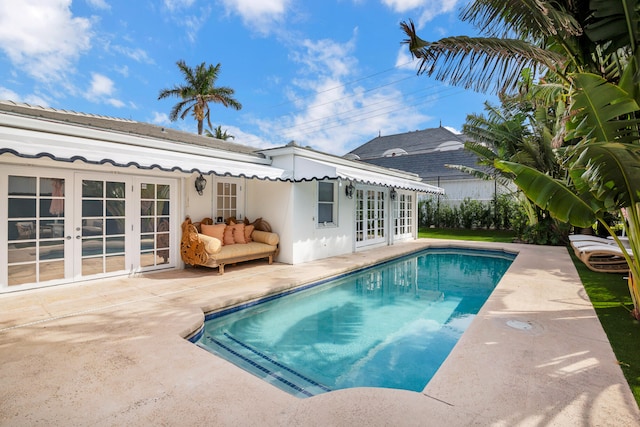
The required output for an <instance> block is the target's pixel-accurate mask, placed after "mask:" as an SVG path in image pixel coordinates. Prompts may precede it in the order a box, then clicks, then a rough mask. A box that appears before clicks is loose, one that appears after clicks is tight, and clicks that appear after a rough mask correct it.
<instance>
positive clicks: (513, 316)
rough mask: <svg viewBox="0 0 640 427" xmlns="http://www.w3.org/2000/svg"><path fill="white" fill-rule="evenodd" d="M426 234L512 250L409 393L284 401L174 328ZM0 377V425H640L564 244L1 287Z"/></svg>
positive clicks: (188, 328) (348, 393)
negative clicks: (451, 343) (426, 378)
mask: <svg viewBox="0 0 640 427" xmlns="http://www.w3.org/2000/svg"><path fill="white" fill-rule="evenodd" d="M430 245H431V246H434V247H443V246H444V247H446V246H456V247H474V248H490V249H505V250H508V251H513V252H518V253H519V255H518V257H517V258H516V260H515V261H514V263H513V264H512V266H511V267H510V268H509V270H508V271H507V274H506V275H505V276H504V277H503V279H502V280H501V281H500V283H499V284H498V286H497V288H496V289H495V291H494V292H493V294H492V296H491V297H490V298H489V300H488V301H487V303H486V304H485V305H484V307H483V308H482V310H481V312H480V313H479V314H478V316H477V317H476V319H475V320H474V321H473V322H472V323H471V326H470V327H469V329H468V330H467V331H466V332H465V334H464V335H463V337H462V339H461V340H460V341H459V343H458V344H457V345H456V347H455V348H454V350H453V351H452V353H451V354H450V355H449V357H448V358H447V360H446V361H445V363H444V364H443V365H442V367H441V368H440V370H439V371H438V372H437V374H436V375H435V377H434V378H433V379H432V380H431V382H430V383H429V384H428V385H427V387H426V388H425V390H423V392H421V393H417V392H409V391H403V390H390V389H375V388H361V389H348V390H340V391H335V392H331V393H327V394H323V395H319V396H315V397H312V398H308V399H298V398H295V397H293V396H290V395H289V394H287V393H285V392H283V391H281V390H279V389H277V388H275V387H273V386H271V385H269V384H267V383H266V382H264V381H262V380H260V379H258V378H256V377H254V376H252V375H251V374H249V373H247V372H245V371H243V370H241V369H239V368H237V367H235V366H234V365H232V364H230V363H229V362H226V361H224V360H222V359H219V358H218V357H216V356H213V355H212V354H210V353H208V352H206V351H205V350H203V349H201V348H199V347H197V346H195V345H193V344H191V343H189V342H188V341H186V340H185V339H183V337H184V336H186V335H188V334H190V333H191V332H193V331H194V330H196V329H197V328H198V327H199V326H200V325H201V324H202V321H203V317H204V316H203V310H204V311H211V310H215V309H217V308H220V307H223V306H226V305H230V304H236V303H239V302H242V301H244V300H246V299H248V298H249V299H250V298H256V297H259V296H263V295H267V294H270V293H274V292H278V291H282V290H284V289H287V288H290V287H292V286H297V285H300V284H302V283H305V282H309V281H314V280H318V279H320V278H324V277H328V276H331V275H335V274H340V273H343V272H345V271H348V270H349V269H353V268H357V267H361V266H365V265H369V264H372V263H375V262H378V261H380V260H384V259H389V258H392V257H395V256H398V255H401V254H404V253H408V252H411V251H415V250H418V249H421V248H424V247H428V246H430ZM620 286H626V284H625V283H621V284H620ZM0 380H1V382H2V387H1V388H0V425H2V426H5V425H7V426H26V425H29V426H31V425H46V426H70V425H74V426H76V425H95V426H122V425H128V426H137V425H141V426H144V425H150V424H154V425H215V426H227V425H229V426H230V425H233V426H244V425H261V426H286V425H307V426H308V425H317V426H329V425H331V426H352V425H370V426H378V425H394V426H401V425H407V426H413V425H415V426H418V425H420V426H424V425H433V426H444V425H446V426H472V425H479V426H489V425H493V426H516V425H517V426H548V425H558V426H596V425H597V426H637V425H640V411H639V410H638V406H637V404H636V402H635V400H634V398H633V396H632V394H631V391H630V389H629V387H628V385H627V383H626V381H625V378H624V376H623V374H622V371H621V369H620V367H619V365H618V364H617V361H616V358H615V356H614V354H613V352H612V350H611V346H610V344H609V342H608V340H607V337H606V335H605V334H604V331H603V330H602V327H601V326H600V323H599V321H598V318H597V316H596V314H595V311H594V309H593V307H592V305H591V303H590V302H589V299H588V297H587V295H586V293H585V291H584V288H583V287H582V285H581V283H580V280H579V278H578V275H577V272H576V270H575V267H574V265H573V263H572V261H571V258H570V256H569V254H568V252H567V249H566V248H564V247H539V246H529V245H516V244H500V243H479V242H477V243H476V242H451V241H446V240H430V239H420V240H417V241H412V242H407V243H402V244H399V245H395V246H388V247H384V248H379V249H372V250H367V251H363V252H358V253H355V254H350V255H345V256H339V257H333V258H330V259H325V260H320V261H315V262H311V263H307V264H303V265H296V266H291V265H283V264H273V265H267V264H266V263H265V262H255V263H245V264H239V265H237V266H235V267H233V266H232V267H229V268H228V269H227V270H226V272H225V274H224V275H223V276H218V275H217V272H216V271H212V270H208V269H200V268H197V269H186V270H177V271H165V272H157V273H153V274H145V275H142V276H140V277H132V278H115V279H105V280H99V281H93V282H85V283H81V284H73V285H63V286H57V287H51V288H47V289H38V290H32V291H23V292H14V293H9V294H2V295H0Z"/></svg>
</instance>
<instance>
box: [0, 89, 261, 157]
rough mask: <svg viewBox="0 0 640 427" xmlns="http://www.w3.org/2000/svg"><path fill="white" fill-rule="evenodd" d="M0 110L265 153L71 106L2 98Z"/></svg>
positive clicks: (143, 134)
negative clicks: (91, 112) (71, 109)
mask: <svg viewBox="0 0 640 427" xmlns="http://www.w3.org/2000/svg"><path fill="white" fill-rule="evenodd" d="M0 112H6V113H11V114H16V115H21V116H28V117H37V118H42V119H45V120H49V121H55V122H62V123H67V124H69V123H70V124H74V125H78V126H84V127H89V128H94V129H102V130H108V131H110V132H117V133H123V134H130V135H136V136H142V137H152V138H156V139H163V140H167V141H171V142H176V143H182V144H191V145H199V146H203V147H212V148H216V149H220V150H225V151H231V152H236V153H243V154H250V155H254V156H256V157H264V156H262V155H261V154H258V153H256V150H257V149H256V148H255V147H249V146H246V145H242V144H236V143H233V142H228V141H223V140H220V139H216V138H210V137H207V136H202V135H198V134H195V133H189V132H183V131H179V130H175V129H169V128H164V127H162V126H156V125H152V124H149V123H142V122H137V121H135V120H128V119H119V118H115V117H108V116H100V115H95V114H85V113H78V112H75V111H69V110H58V109H54V108H45V107H39V106H32V105H29V104H21V103H15V102H13V101H0Z"/></svg>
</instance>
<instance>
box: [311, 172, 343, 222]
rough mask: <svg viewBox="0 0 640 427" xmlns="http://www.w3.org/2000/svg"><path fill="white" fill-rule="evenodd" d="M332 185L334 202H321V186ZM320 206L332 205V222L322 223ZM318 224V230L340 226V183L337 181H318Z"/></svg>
mask: <svg viewBox="0 0 640 427" xmlns="http://www.w3.org/2000/svg"><path fill="white" fill-rule="evenodd" d="M324 184H330V185H331V186H332V189H333V200H331V201H326V200H320V194H321V192H320V186H321V185H324ZM320 205H331V219H332V220H331V221H320ZM316 215H317V221H316V224H317V226H318V228H328V227H337V226H338V183H337V182H336V181H318V182H317V184H316Z"/></svg>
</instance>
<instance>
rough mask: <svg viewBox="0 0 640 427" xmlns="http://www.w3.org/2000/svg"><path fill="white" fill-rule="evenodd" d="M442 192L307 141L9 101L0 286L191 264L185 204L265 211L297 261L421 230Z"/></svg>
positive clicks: (220, 213)
mask: <svg viewBox="0 0 640 427" xmlns="http://www.w3.org/2000/svg"><path fill="white" fill-rule="evenodd" d="M201 175H202V177H203V178H204V179H205V180H206V181H207V183H206V186H205V188H204V189H203V190H202V191H200V192H199V191H197V190H196V188H195V181H196V179H197V178H199V177H200V176H201ZM442 192H443V190H442V189H441V188H439V187H437V186H434V185H429V184H426V183H424V182H423V181H422V180H421V179H420V177H419V176H418V175H416V174H413V173H409V172H401V171H398V170H392V169H387V168H384V167H380V166H376V165H372V164H367V163H364V162H359V161H353V160H347V159H345V158H341V157H337V156H333V155H329V154H325V153H321V152H318V151H315V150H312V149H309V148H303V147H300V146H297V145H296V144H288V145H286V146H283V147H280V148H274V149H267V150H256V149H255V148H253V147H247V146H243V145H240V144H235V143H230V142H225V141H220V140H216V139H213V138H208V137H203V136H198V135H195V134H190V133H186V132H180V131H176V130H173V129H165V128H162V127H160V126H154V125H151V124H146V123H140V122H135V121H132V120H125V119H116V118H110V117H104V116H97V115H91V114H82V113H77V112H71V111H64V110H55V109H51V108H41V107H34V106H30V105H26V104H17V103H14V102H9V101H0V198H1V199H2V203H0V292H10V291H17V290H26V289H33V288H39V287H44V286H51V285H57V284H64V283H73V282H79V281H85V280H92V279H99V278H104V277H110V276H115V275H131V274H135V273H138V272H149V271H154V270H159V269H181V268H184V264H183V263H182V261H181V259H180V254H179V241H180V224H181V223H182V221H183V220H184V218H185V217H186V216H190V217H191V218H192V219H193V220H194V221H197V220H199V219H201V218H203V217H211V218H226V217H229V216H234V217H236V218H238V219H243V218H245V217H246V218H249V219H250V220H253V219H256V218H258V217H262V218H264V219H265V220H267V221H268V222H269V223H270V224H271V227H272V229H273V231H274V232H277V233H278V234H279V236H280V251H279V255H278V258H277V259H276V261H278V262H281V263H288V264H298V263H304V262H308V261H312V260H316V259H321V258H325V257H330V256H334V255H339V254H344V253H351V252H355V251H360V250H365V249H367V248H371V247H376V246H380V245H392V244H394V243H395V242H397V241H399V240H404V239H414V238H416V237H417V203H416V199H417V195H418V194H421V193H433V194H442ZM200 193H201V194H200Z"/></svg>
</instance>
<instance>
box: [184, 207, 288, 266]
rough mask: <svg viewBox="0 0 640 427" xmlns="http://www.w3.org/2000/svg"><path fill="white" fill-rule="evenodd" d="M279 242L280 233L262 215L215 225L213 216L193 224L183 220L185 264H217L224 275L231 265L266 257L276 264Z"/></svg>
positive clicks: (188, 219)
mask: <svg viewBox="0 0 640 427" xmlns="http://www.w3.org/2000/svg"><path fill="white" fill-rule="evenodd" d="M279 241H280V239H279V236H278V234H276V233H274V232H272V231H271V227H270V226H269V224H268V223H267V222H266V221H264V220H262V219H261V218H260V219H258V220H256V221H254V222H253V223H249V221H247V220H245V221H242V222H236V221H235V220H234V218H229V219H227V221H226V222H223V223H220V224H213V221H212V220H211V218H204V219H203V220H202V221H200V222H197V223H192V222H191V219H190V218H189V217H187V218H186V219H185V220H184V222H183V223H182V239H181V241H180V254H181V257H182V261H184V262H185V264H188V265H192V266H195V265H201V266H204V267H211V268H216V267H217V268H218V273H219V274H224V266H225V265H227V264H235V263H238V262H243V261H250V260H256V259H262V258H266V259H268V261H269V264H272V263H273V258H274V257H275V256H276V255H277V254H278V250H279V249H278V243H279Z"/></svg>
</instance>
